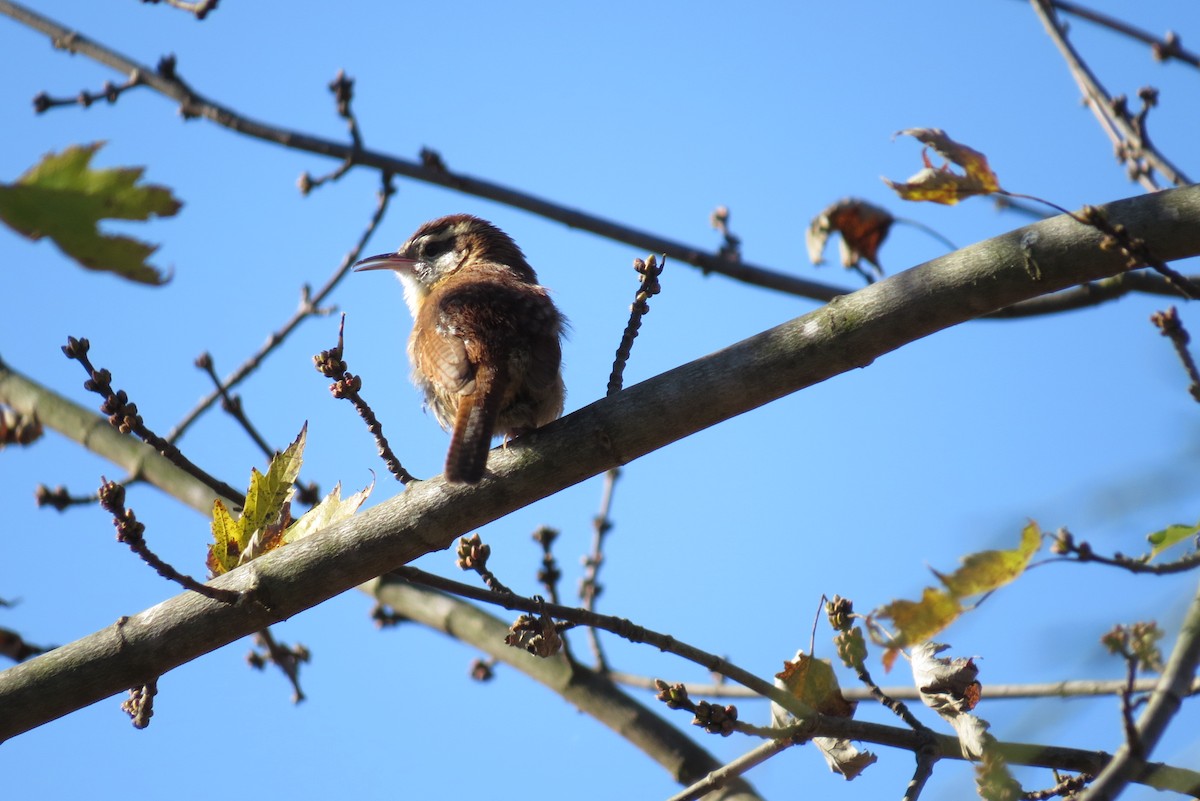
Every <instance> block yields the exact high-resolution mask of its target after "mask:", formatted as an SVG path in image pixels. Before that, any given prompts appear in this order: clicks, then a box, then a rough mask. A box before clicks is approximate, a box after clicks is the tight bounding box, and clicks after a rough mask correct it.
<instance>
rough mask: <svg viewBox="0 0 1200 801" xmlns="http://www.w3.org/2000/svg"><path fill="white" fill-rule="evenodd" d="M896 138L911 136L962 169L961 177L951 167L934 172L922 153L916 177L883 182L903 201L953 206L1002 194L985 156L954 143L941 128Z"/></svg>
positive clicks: (916, 130) (912, 130)
mask: <svg viewBox="0 0 1200 801" xmlns="http://www.w3.org/2000/svg"><path fill="white" fill-rule="evenodd" d="M896 135H897V136H912V137H914V138H916V139H917V140H918V141H920V142H922V143H923V144H925V145H926V146H928V147H931V148H933V149H934V150H935V151H937V152H938V153H939V154H940V155H941V156H942V157H943V158H945V159H946V160H947V161H948V162H950V163H952V164H957V165H958V166H959V167H962V168H963V172H962V173H956V172H954V171H953V170H952V169H951V168H950V164H943V165H942V166H941V167H936V168H935V167H934V166H933V164H931V163H930V161H929V156H928V154H926V153H924V152H922V154H921V160H922V161H923V162H924V168H923V169H922V170H921V171H920V172H918V173H917V174H916V175H914V176H912V177H911V178H909V179H908V180H907V181H905V182H904V183H897V182H895V181H890V180H888V179H887V178H884V179H883V182H884V183H885V184H887V185H888V186H889V187H891V188H892V189H893V190H895V192H896V193H897V194H899V195H900V197H902V198H903V199H905V200H928V201H931V202H934V203H944V204H946V205H954V204H955V203H958V202H959V201H960V200H963V199H964V198H968V197H974V196H976V195H990V194H991V193H992V192H998V191H1001V190H1000V179H999V178H997V177H996V173H994V172H992V168H991V167H990V166H988V161H987V156H985V155H984V154H982V153H980V152H979V151H978V150H975V149H973V148H970V147H967V146H966V145H964V144H961V143H959V142H956V141H954V140H953V139H951V138H950V137H949V136H947V135H946V132H945V131H943V130H941V129H940V128H909V129H907V130H904V131H900V132H899V133H898V134H896Z"/></svg>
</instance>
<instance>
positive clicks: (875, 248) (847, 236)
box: [805, 198, 896, 273]
mask: <svg viewBox="0 0 1200 801" xmlns="http://www.w3.org/2000/svg"><path fill="white" fill-rule="evenodd" d="M895 221H896V218H895V217H893V216H892V214H891V212H889V211H888V210H887V209H882V208H880V207H879V206H875V205H872V204H870V203H868V202H867V201H865V200H861V199H859V198H843V199H842V200H839V201H837V202H836V203H834V204H832V205H831V206H828V207H827V208H825V209H824V210H823V211H822V212H821V213H820V214H818V215H817V216H816V217H814V218H813V221H812V222H811V223H810V224H809V226H808V231H807V233H806V234H805V242H806V244H807V246H808V258H809V261H811V262H812V263H813V264H821V263H822V262H824V260H825V259H824V251H825V243H826V242H827V241H828V240H829V235H830V234H831V233H834V232H837V233H840V234H841V235H842V243H841V257H842V266H843V267H857V266H858V262H859V260H860V259H866V260H867V261H868V262H870V263H871V265H872V266H873V267H875V269H876V270H877V271H879V272H880V273H882V272H883V270H882V268H881V267H880V266H879V246H880V245H882V244H883V240H884V239H886V238H887V235H888V231H889V230H890V229H891V227H892V223H893V222H895Z"/></svg>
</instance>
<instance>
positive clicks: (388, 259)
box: [353, 253, 417, 272]
mask: <svg viewBox="0 0 1200 801" xmlns="http://www.w3.org/2000/svg"><path fill="white" fill-rule="evenodd" d="M416 263H417V260H416V259H410V258H408V257H407V256H401V255H400V254H399V253H380V254H379V255H378V256H368V257H367V258H365V259H360V260H358V261H356V262H354V267H353V269H354V271H355V272H361V271H363V270H405V269H408V268H410V267H411V266H412V265H414V264H416Z"/></svg>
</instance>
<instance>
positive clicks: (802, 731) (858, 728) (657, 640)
mask: <svg viewBox="0 0 1200 801" xmlns="http://www.w3.org/2000/svg"><path fill="white" fill-rule="evenodd" d="M388 578H389V579H397V580H401V581H411V582H413V583H416V584H419V585H423V586H427V587H433V588H435V589H439V590H442V591H444V592H448V593H451V594H453V595H457V596H460V597H464V598H469V599H472V600H476V601H482V602H484V603H490V604H495V605H497V606H502V607H504V608H506V609H514V610H521V611H526V612H530V613H533V614H537V613H545V614H548V615H550V616H552V617H554V618H556V619H561V620H569V621H572V622H575V623H577V624H579V625H584V626H599V627H600V628H603V629H604V630H606V631H610V632H612V633H614V634H617V635H618V636H621V637H624V638H625V639H628V640H630V641H631V642H635V643H638V642H644V643H646V644H648V645H651V646H654V647H656V648H659V649H661V650H663V651H666V652H668V653H672V654H675V655H676V656H680V657H682V658H684V659H687V660H688V661H691V662H695V663H696V664H699V665H701V666H703V667H705V668H707V669H708V670H710V671H713V672H716V673H721V674H723V675H725V676H727V677H729V678H730V679H732V680H733V681H736V682H739V683H741V684H743V685H744V686H746V687H748V688H750V689H751V690H752V691H754V692H755V693H758V694H759V695H761V696H766V697H767V698H769V699H770V700H772V701H775V702H776V703H778V704H779V705H780V706H782V707H783V708H784V709H786V710H787V711H789V712H791V713H792V714H793V715H795V716H796V717H797V718H799V719H800V722H799V723H798V724H797V725H796V726H794V727H790V728H789V729H787V731H788V732H789V733H790V734H791V735H793V736H798V737H800V738H802V739H807V738H809V737H812V736H817V735H820V736H826V737H839V738H844V739H851V740H861V741H863V742H871V743H877V744H879V745H887V746H891V747H895V748H903V749H906V750H910V751H916V750H918V749H920V748H922V747H924V746H926V745H928V744H929V742H930V740H929V738H927V737H924V736H922V735H921V734H919V733H918V732H914V731H912V730H911V729H902V728H898V727H894V726H884V725H881V724H877V723H868V722H865V721H858V720H854V719H852V718H838V717H832V716H828V715H820V714H818V713H816V712H814V711H813V710H811V709H809V708H808V707H807V705H806V704H804V703H803V702H801V701H799V700H798V699H796V698H795V697H794V696H792V695H791V694H790V693H788V692H786V691H784V690H782V689H780V688H778V687H775V686H774V685H773V684H771V683H769V682H767V681H765V680H763V679H760V678H758V677H757V676H755V675H754V674H752V673H750V672H748V671H746V670H744V669H742V668H740V667H738V666H737V665H735V664H733V663H731V662H729V661H727V660H724V659H721V658H720V657H717V656H715V655H713V654H710V653H707V652H705V651H702V650H701V649H699V648H696V647H694V646H691V645H688V644H686V643H683V642H680V641H679V640H676V639H675V638H673V637H670V636H669V635H665V634H659V633H657V632H653V631H651V630H649V629H646V628H643V627H641V626H638V625H636V624H634V623H631V622H630V621H628V620H624V619H622V618H615V617H609V616H607V615H596V614H594V613H588V612H586V611H585V610H582V609H574V608H571V607H563V606H559V605H557V604H547V603H545V602H544V601H541V602H539V601H537V600H535V599H529V598H522V597H521V596H518V595H502V594H499V593H494V592H491V591H489V590H484V589H480V588H478V587H474V586H471V585H468V584H463V583H461V582H457V581H452V580H450V579H445V578H442V577H440V576H434V575H432V574H429V573H426V572H424V571H422V570H418V569H416V568H412V567H407V566H406V567H403V568H400V569H398V570H395V571H393V572H392V573H390V574H388ZM1198 614H1200V612H1198ZM1198 629H1200V627H1198ZM933 745H934V746H935V747H936V748H937V749H938V750H939V752H940V753H941V755H942V758H943V759H965V758H966V757H965V756H964V755H963V752H962V747H961V744H960V743H959V742H958V740H957V739H956V738H954V737H950V736H947V735H943V734H934V735H933ZM995 752H996V753H998V754H1002V755H1003V756H1004V758H1005V759H1006V760H1007V761H1008V763H1010V764H1014V765H1038V766H1041V767H1052V768H1058V769H1060V770H1070V771H1075V772H1095V771H1098V770H1099V769H1100V768H1101V767H1102V766H1103V765H1105V764H1107V762H1108V755H1107V754H1104V753H1101V752H1095V751H1084V750H1081V749H1076V748H1062V747H1058V746H1050V745H1040V744H1024V743H1006V742H997V743H996V744H995ZM1135 773H1136V775H1138V776H1139V777H1140V779H1141V780H1142V781H1143V782H1145V783H1148V784H1150V785H1151V786H1154V787H1160V788H1162V787H1170V788H1171V789H1175V790H1177V791H1180V792H1200V775H1197V774H1196V773H1194V772H1193V771H1190V770H1186V769H1181V768H1174V767H1167V766H1165V765H1158V766H1151V765H1149V764H1146V763H1143V764H1141V765H1140V766H1138V767H1137V769H1136V770H1135Z"/></svg>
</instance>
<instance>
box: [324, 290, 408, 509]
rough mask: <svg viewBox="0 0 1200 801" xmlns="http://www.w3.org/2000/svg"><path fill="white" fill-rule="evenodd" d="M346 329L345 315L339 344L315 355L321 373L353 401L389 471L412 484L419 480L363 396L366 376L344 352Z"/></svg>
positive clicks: (340, 395)
mask: <svg viewBox="0 0 1200 801" xmlns="http://www.w3.org/2000/svg"><path fill="white" fill-rule="evenodd" d="M345 328H346V315H344V314H343V315H342V321H341V323H340V324H339V325H338V342H337V345H336V346H335V347H333V348H331V349H329V350H323V351H321V352H320V353H318V354H317V355H316V356H314V357H313V364H314V365H315V366H316V368H317V372H319V373H320V374H321V375H323V376H325V377H326V378H332V379H333V384H331V385H330V387H329V391H330V392H331V393H332V394H333V397H335V398H345V399H346V400H348V401H350V403H351V404H353V406H354V409H355V411H357V412H358V416H359V417H361V418H362V419H363V422H364V423H366V424H367V430H368V431H370V432H371V436H373V437H374V438H375V445H376V448H377V449H378V450H379V455H380V456H381V457H382V458H383V461H384V464H385V465H387V469H388V472H389V473H391V474H392V475H393V476H395V477H396V480H397V481H399V482H400V483H401V484H404V485H405V486H408V485H409V484H410V483H411V482H413V481H417V480H418V479H417V478H416V477H415V476H414V475H413V474H412V473H410V472H408V471H407V470H405V469H404V465H402V464H400V459H399V458H397V457H396V454H395V452H394V451H392V446H391V445H390V444H389V443H388V441H387V437H385V436H384V435H383V424H382V423H380V422H379V418H377V417H376V416H375V412H374V410H373V409H371V406H370V404H368V403H367V401H366V400H365V399H364V398H363V396H362V394H361V390H362V377H361V376H357V375H354V374H353V373H351V372H350V370H349V367H348V366H347V364H346V360H345V359H344V358H343V354H344V348H343V344H344V339H343V334H344V333H345Z"/></svg>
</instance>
